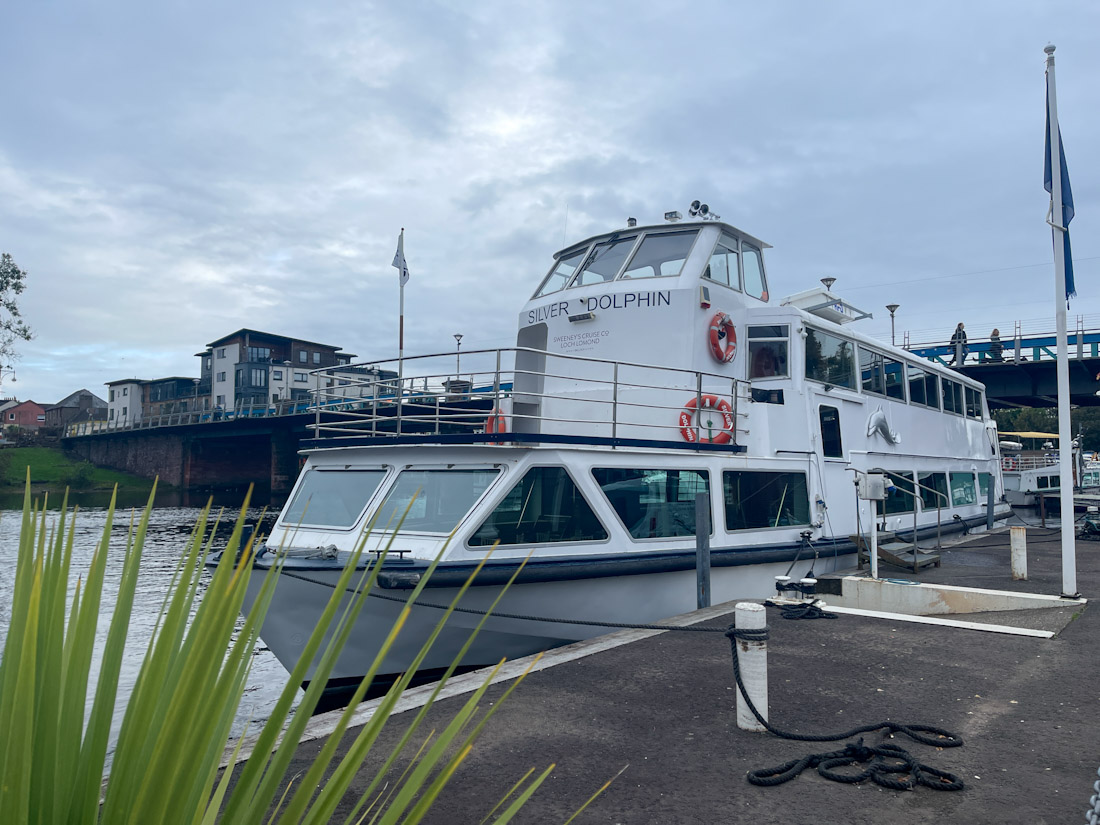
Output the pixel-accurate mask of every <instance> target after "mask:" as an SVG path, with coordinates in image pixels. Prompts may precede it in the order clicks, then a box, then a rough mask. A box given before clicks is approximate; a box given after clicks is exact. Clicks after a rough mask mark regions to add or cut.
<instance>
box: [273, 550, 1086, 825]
mask: <svg viewBox="0 0 1100 825" xmlns="http://www.w3.org/2000/svg"><path fill="white" fill-rule="evenodd" d="M1028 542H1029V545H1028V547H1029V557H1028V567H1029V574H1030V580H1029V581H1027V582H1012V581H1011V577H1010V575H1009V550H1008V531H1007V530H1006V529H1001V530H998V531H995V532H993V533H988V534H982V535H978V536H975V537H970V538H968V539H966V540H964V541H962V542H960V543H958V544H955V545H954V546H953V547H951V548H950V549H947V550H945V551H944V553H943V566H942V567H940V568H933V569H929V570H925V571H922V572H921V574H919V576H914V575H913V574H908V573H905V572H903V571H898V570H895V569H892V568H885V567H884V568H883V570H882V571H881V575H894V574H897V575H898V576H899V577H900V578H909V579H912V578H919V579H920V580H922V581H934V582H940V583H950V584H959V585H967V586H975V587H989V588H996V589H1002V590H1018V591H1027V592H1035V593H1046V594H1055V595H1057V594H1058V593H1060V591H1061V561H1060V556H1059V553H1060V551H1059V546H1058V536H1057V533H1056V531H1055V530H1041V529H1029V530H1028ZM1077 561H1078V589H1079V590H1080V592H1081V593H1082V595H1084V596H1086V597H1092V596H1094V595H1095V594H1097V593H1098V592H1100V590H1098V588H1100V542H1096V543H1093V542H1088V541H1079V542H1078V544H1077ZM730 611H732V604H728V605H721V606H717V607H715V608H711V609H710V610H709V611H704V612H702V614H701V615H702V616H704V617H705V619H706V620H705V622H704V623H705V625H706V626H712V627H716V628H725V626H726V625H727V624H728V623H729V622H730V621H731V618H730V615H731V614H730V615H723V614H724V613H730ZM1024 614H1031V615H1024ZM689 615H690V616H694V615H695V614H689ZM965 618H968V619H973V620H978V617H977V616H972V617H971V616H968V617H965ZM995 620H996V621H997V622H998V623H1003V624H1012V623H1014V622H1018V623H1019V624H1020V626H1035V627H1043V628H1046V629H1050V630H1056V631H1057V632H1056V635H1055V636H1054V637H1053V638H1050V639H1041V638H1033V637H1022V636H1013V635H1006V634H997V633H987V632H981V631H975V630H964V629H957V628H946V627H938V626H934V625H920V624H913V623H909V622H905V621H900V620H892V619H881V618H869V617H863V616H859V617H857V616H851V615H842V616H840V618H838V619H836V620H830V621H784V620H782V619H781V618H780V617H779V615H778V611H776V610H774V609H771V608H769V609H768V622H769V625H770V626H771V639H770V641H769V643H768V647H769V696H770V719H771V722H772V724H773V725H776V726H778V727H780V728H783V729H785V730H789V731H796V732H800V733H831V732H840V731H843V730H847V729H849V728H852V727H855V726H857V725H861V724H867V723H871V722H879V721H882V720H892V721H897V722H902V723H911V724H924V725H932V726H935V727H940V728H945V729H947V730H949V731H952V732H954V733H956V734H957V735H959V736H961V737H962V738H963V739H964V740H965V745H964V746H962V747H959V748H948V749H943V750H940V749H936V748H932V747H928V746H925V745H921V744H919V743H915V742H912V741H910V740H908V739H907V738H906V737H904V736H898V737H896V738H895V739H893V740H889V741H891V742H892V743H893V744H897V745H900V746H901V747H903V748H906V749H907V750H909V751H910V753H911V754H913V755H914V757H915V758H916V759H918V760H919V761H921V762H924V763H926V764H929V765H932V766H934V767H936V768H939V769H941V770H946V771H950V772H952V773H954V774H956V775H958V776H959V777H961V778H962V779H963V780H964V781H965V783H966V788H965V789H964V790H962V791H958V792H942V791H935V790H931V789H929V788H924V787H919V788H918V789H917V790H915V791H894V790H889V789H886V788H883V787H881V786H879V785H876V784H874V783H872V782H865V783H861V784H857V785H850V784H840V783H836V782H831V781H827V780H825V779H824V778H822V777H821V776H819V775H818V774H817V772H816V771H814V770H813V769H810V770H808V771H806V772H804V773H803V774H802V775H801V776H799V777H798V778H797V779H795V780H793V781H792V782H789V783H788V784H785V785H782V786H779V787H772V788H763V787H755V786H753V785H750V784H748V782H747V781H746V779H745V774H746V772H748V771H749V770H753V769H759V768H765V767H773V766H776V765H779V764H782V763H784V762H787V761H789V760H792V759H795V758H798V757H800V756H803V755H805V754H808V753H814V752H822V751H828V750H835V749H838V748H840V747H841V746H842V745H843V743H803V742H794V741H789V740H784V739H780V738H777V737H775V736H773V735H771V734H759V733H748V732H745V731H741V730H739V729H738V728H737V726H736V712H735V692H736V687H735V684H734V678H733V672H732V667H731V653H730V645H729V642H728V640H727V639H726V637H725V636H724V635H723V634H721V633H686V632H665V633H656V634H653V633H649V632H646V631H620V632H618V633H613V634H610V635H608V636H604V637H600V638H599V639H595V640H589V641H588V642H583V643H578V644H576V645H570V646H569V647H567V648H560V649H558V650H556V651H552V652H551V653H549V654H548V655H547V657H546V658H545V659H544V660H543V662H541V663H540V666H541V667H542V669H540V670H537V671H535V672H532V673H531V674H529V675H528V676H527V678H526V679H525V680H524V682H523V684H521V685H520V687H519V688H518V690H517V691H516V692H515V693H514V694H513V695H512V696H511V697H509V699H508V701H507V702H506V703H505V704H504V705H503V707H502V708H501V709H500V710H499V711H498V712H497V714H496V716H495V717H494V718H493V719H492V720H491V721H490V723H489V725H488V726H487V728H486V729H485V731H484V733H483V735H482V736H481V738H480V739H479V740H478V742H477V743H476V745H475V749H474V751H473V753H472V754H471V755H470V756H469V757H468V759H467V760H466V762H465V763H464V764H463V765H462V766H461V767H460V768H459V770H458V772H457V773H456V775H455V777H454V779H453V780H452V783H451V785H450V787H449V788H448V789H447V790H446V791H445V792H444V794H443V796H442V797H441V799H440V801H439V803H438V804H437V805H436V807H435V808H434V810H433V811H432V812H431V813H430V814H429V816H428V818H427V819H426V820H425V821H426V822H429V823H440V824H442V823H448V825H451V824H452V823H459V822H462V823H465V822H470V823H477V822H481V821H482V819H483V818H484V817H485V816H486V814H488V812H489V811H490V809H491V808H492V807H493V805H494V804H495V802H496V801H497V800H498V799H500V798H501V797H502V796H503V795H504V794H505V793H506V792H507V791H508V790H509V788H510V787H511V786H512V784H513V783H514V782H515V781H516V780H517V779H518V778H519V777H520V776H521V775H522V774H523V773H524V772H525V771H526V770H527V769H528V768H535V769H537V770H541V769H543V768H545V767H546V766H548V765H549V764H551V763H556V765H557V767H556V768H555V769H554V772H553V774H552V775H551V777H550V779H549V780H548V781H547V782H546V783H545V784H544V785H543V787H542V788H540V789H539V791H538V792H537V793H536V794H535V796H534V797H533V798H532V800H531V802H530V803H529V804H528V806H527V808H526V809H525V811H524V812H523V813H522V814H521V816H520V817H519V818H518V819H517V821H519V822H523V823H536V822H537V823H548V822H564V821H565V820H567V819H568V818H569V816H570V815H571V814H572V812H573V811H574V810H576V809H577V808H578V807H580V806H581V805H582V804H583V803H584V801H585V800H586V799H587V798H588V797H589V796H590V795H591V794H592V793H593V792H595V791H596V790H597V789H598V788H599V787H600V785H602V784H603V782H604V781H605V780H607V779H610V778H612V777H614V776H615V775H616V774H617V773H619V771H620V770H622V769H623V768H625V771H623V773H622V774H621V775H620V776H618V778H616V779H615V781H614V782H613V784H612V785H611V787H610V788H608V790H606V791H605V792H604V793H603V794H602V795H601V796H600V797H599V798H598V799H597V800H596V801H595V802H594V803H593V804H592V805H591V806H590V807H589V808H588V809H587V810H586V811H585V812H584V813H583V814H581V816H580V817H579V818H578V819H577V820H576V822H578V823H631V825H634V824H635V823H637V824H638V825H641V824H642V823H653V825H664V824H665V823H686V824H690V823H724V822H747V823H753V825H767V824H768V823H784V825H787V824H788V823H798V822H821V823H851V824H852V825H858V824H859V823H876V825H891V823H899V825H900V823H907V824H908V825H918V824H919V823H937V824H938V825H940V824H942V823H954V822H959V823H1036V824H1037V825H1042V824H1043V823H1068V822H1080V821H1083V820H1084V814H1085V811H1086V809H1087V807H1088V801H1089V797H1090V795H1091V794H1092V792H1093V791H1092V783H1093V782H1094V781H1095V780H1096V778H1097V777H1096V770H1097V767H1098V766H1100V736H1098V732H1100V725H1098V724H1097V723H1098V717H1100V656H1097V652H1098V651H1097V648H1098V645H1097V639H1098V638H1100V612H1098V611H1097V610H1096V609H1089V607H1088V606H1086V607H1081V606H1080V605H1073V606H1072V607H1056V608H1050V609H1042V610H1036V611H1019V612H1014V613H1012V614H1008V613H999V614H997V616H996V619H995ZM1029 623H1030V624H1029ZM623 642H626V643H623ZM522 664H523V663H522V662H518V663H510V665H509V666H510V667H515V666H517V665H522ZM551 665H552V666H551ZM476 678H477V675H476V674H467V675H465V676H463V677H460V678H458V679H456V680H454V681H453V683H452V687H453V688H454V689H456V690H457V689H461V687H462V686H463V685H464V684H471V683H473V681H474V680H475V679H476ZM506 687H507V684H506V683H500V684H496V685H494V686H493V687H491V688H490V690H489V695H488V699H487V700H488V701H496V699H497V698H498V697H499V696H500V694H501V693H502V692H503V691H504V690H505V688H506ZM424 691H425V688H418V689H416V690H414V691H412V692H411V693H410V696H409V704H413V703H415V700H416V697H417V696H418V695H420V694H422V693H423V692H424ZM464 698H465V697H464V696H463V695H457V696H453V697H451V698H446V699H442V700H441V701H439V702H438V703H437V705H436V706H435V707H434V708H433V709H432V710H431V711H430V714H429V720H428V724H427V727H426V728H424V730H431V729H433V728H435V729H441V728H442V727H443V726H444V725H445V724H446V722H447V720H449V719H450V718H451V716H452V714H453V713H454V712H455V711H456V709H457V708H458V707H459V706H460V704H461V703H462V702H463V701H464ZM406 715H407V714H398V715H396V716H395V717H394V718H393V719H392V720H391V721H390V723H389V725H388V726H387V730H386V731H385V732H384V733H383V735H382V738H381V741H380V742H379V743H378V746H376V748H375V749H374V752H373V754H372V756H371V757H370V758H369V759H368V768H370V767H371V766H377V765H378V764H380V763H381V762H382V760H383V758H384V757H383V754H386V753H388V751H389V748H390V746H392V745H393V743H395V742H396V741H397V740H398V738H399V736H400V734H401V732H402V730H403V728H404V726H405V722H404V719H405V718H406ZM409 718H411V717H409ZM329 721H330V719H329V718H326V716H319V717H316V718H315V720H314V721H313V723H312V725H313V729H314V731H315V732H316V733H321V734H323V732H324V730H325V726H326V724H328V723H329ZM354 732H355V731H352V734H354ZM352 734H349V737H348V739H350V736H351V735H352ZM880 738H881V734H878V733H872V734H869V735H867V736H866V737H865V744H877V743H878V741H879V739H880ZM345 741H347V740H345ZM322 744H323V739H317V740H314V741H307V742H303V743H302V744H301V745H300V746H299V748H298V751H297V754H296V756H295V760H294V763H293V764H292V765H291V767H290V770H289V771H288V775H289V776H294V775H296V774H298V773H300V772H301V771H304V770H305V769H306V768H307V767H308V765H309V763H310V761H311V759H312V758H313V757H314V755H315V754H316V753H317V752H318V751H319V749H320V747H321V745H322ZM401 767H402V768H403V767H404V763H402V766H401ZM365 774H366V775H373V774H372V773H371V772H370V771H366V772H365ZM360 789H361V788H360ZM354 790H356V788H355V787H353V791H354ZM349 808H350V805H348V806H346V807H342V808H341V810H342V811H344V812H346V811H347V810H348V809H349ZM334 821H343V817H342V816H339V817H337V818H336V819H335V820H334Z"/></svg>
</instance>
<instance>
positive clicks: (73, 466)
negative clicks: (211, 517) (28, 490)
mask: <svg viewBox="0 0 1100 825" xmlns="http://www.w3.org/2000/svg"><path fill="white" fill-rule="evenodd" d="M28 467H30V469H31V483H32V484H33V485H34V487H35V488H37V489H46V490H58V491H60V490H63V489H64V488H65V487H70V488H72V489H74V490H109V489H111V488H112V487H114V486H115V485H116V484H117V485H118V486H119V489H120V490H149V489H150V488H151V487H152V486H153V482H152V481H150V480H148V479H144V478H139V477H138V476H132V475H129V474H127V473H120V472H118V471H117V470H108V469H106V468H103V467H96V466H95V465H94V464H90V463H89V462H87V461H81V460H79V459H74V458H71V457H69V456H68V455H66V454H65V453H64V451H62V450H60V449H58V448H57V447H9V448H7V449H3V450H0V490H8V491H10V490H22V489H23V485H24V484H25V483H26V481H27V468H28Z"/></svg>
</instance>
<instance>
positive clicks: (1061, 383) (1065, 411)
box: [1043, 45, 1078, 597]
mask: <svg viewBox="0 0 1100 825" xmlns="http://www.w3.org/2000/svg"><path fill="white" fill-rule="evenodd" d="M1043 51H1045V52H1046V55H1047V106H1048V107H1049V108H1048V110H1047V129H1048V130H1049V132H1048V133H1047V138H1048V139H1049V145H1050V158H1049V161H1050V168H1051V193H1050V225H1051V231H1052V232H1053V235H1054V307H1055V321H1056V324H1057V336H1058V360H1057V363H1056V369H1057V375H1058V479H1059V484H1060V485H1061V487H1060V496H1061V507H1062V510H1061V518H1060V521H1061V525H1062V533H1061V535H1062V595H1063V596H1065V597H1075V596H1077V595H1078V593H1077V545H1076V536H1075V535H1074V531H1073V527H1074V520H1073V469H1072V465H1071V462H1072V457H1073V431H1072V430H1071V428H1070V420H1069V406H1070V405H1069V346H1068V342H1067V339H1066V300H1067V299H1066V256H1065V244H1064V243H1063V238H1062V233H1063V232H1066V231H1067V230H1066V227H1064V226H1062V225H1061V224H1062V138H1061V135H1060V134H1059V133H1058V98H1057V95H1056V94H1055V90H1054V46H1053V45H1050V46H1047V47H1046V48H1045V49H1043Z"/></svg>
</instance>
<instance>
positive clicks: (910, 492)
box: [869, 468, 951, 560]
mask: <svg viewBox="0 0 1100 825" xmlns="http://www.w3.org/2000/svg"><path fill="white" fill-rule="evenodd" d="M869 472H875V473H883V474H884V475H888V476H893V477H894V478H897V479H901V480H902V481H904V482H906V483H907V484H912V485H913V486H914V487H916V488H919V489H921V490H927V491H928V492H930V493H932V494H933V495H935V496H937V497H938V498H937V501H938V500H939V498H942V499H943V500H944V503H945V504H950V502H951V499H950V498H949V497H948V496H947V494H946V493H941V492H940V491H939V490H937V489H935V488H934V487H928V486H926V485H924V484H921V483H920V482H919V481H917V474H916V473H914V474H913V478H907V477H906V476H905V475H903V474H902V473H898V472H896V471H894V470H883V469H881V468H880V469H876V470H870V471H869ZM948 483H949V484H950V480H948ZM895 489H901V488H897V487H895ZM901 492H903V493H905V494H906V495H908V496H912V498H913V554H914V555H913V558H914V560H915V559H916V552H917V549H918V546H917V493H916V490H905V489H902V490H901ZM920 501H921V512H923V511H924V498H923V497H922V498H921V500H920ZM942 513H943V506H942V505H940V504H937V505H936V549H937V550H939V549H941V548H942V546H943V544H942V539H943V536H942V533H941V515H942ZM884 515H885V514H884Z"/></svg>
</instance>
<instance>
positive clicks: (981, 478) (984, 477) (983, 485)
mask: <svg viewBox="0 0 1100 825" xmlns="http://www.w3.org/2000/svg"><path fill="white" fill-rule="evenodd" d="M989 478H990V476H989V473H978V495H979V496H980V497H981V499H982V501H985V499H986V496H988V495H989Z"/></svg>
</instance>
